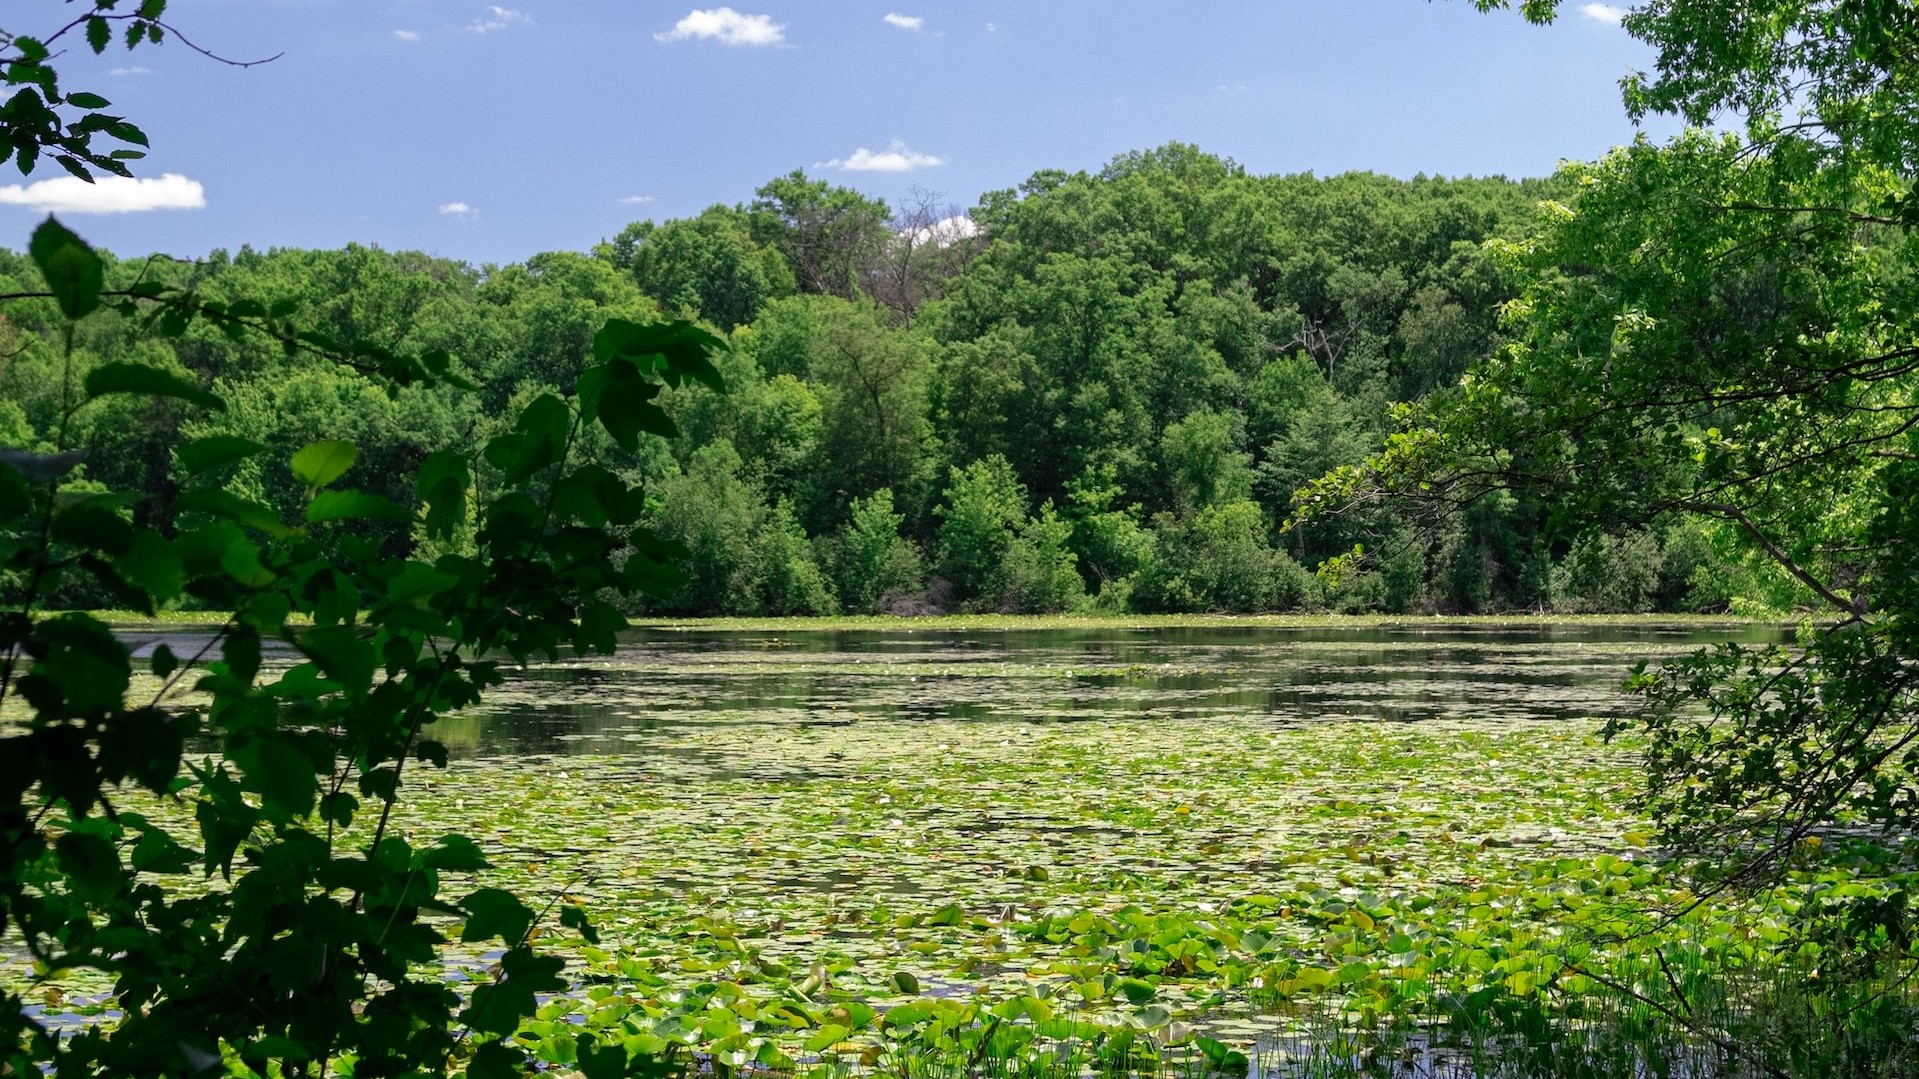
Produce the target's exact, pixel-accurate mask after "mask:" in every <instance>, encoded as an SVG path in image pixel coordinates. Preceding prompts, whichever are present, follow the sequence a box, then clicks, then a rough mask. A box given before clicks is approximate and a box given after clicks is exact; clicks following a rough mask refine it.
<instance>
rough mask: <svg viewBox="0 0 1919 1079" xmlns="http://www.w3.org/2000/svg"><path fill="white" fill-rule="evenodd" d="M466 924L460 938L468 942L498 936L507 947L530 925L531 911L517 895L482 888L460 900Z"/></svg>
mask: <svg viewBox="0 0 1919 1079" xmlns="http://www.w3.org/2000/svg"><path fill="white" fill-rule="evenodd" d="M460 906H461V908H463V909H464V910H465V911H466V927H465V928H464V929H462V930H461V931H460V939H461V940H463V941H466V942H468V943H471V942H473V941H476V940H487V939H489V938H492V937H499V938H500V939H501V940H503V941H505V942H506V943H507V946H508V947H512V946H515V945H517V944H518V943H519V942H520V940H521V938H523V937H525V936H526V931H527V928H528V927H530V926H531V925H532V924H533V912H532V911H531V910H529V909H528V908H527V905H526V904H525V903H522V902H520V899H519V897H518V896H516V895H514V894H513V893H512V892H508V891H502V890H501V889H499V888H482V889H480V890H479V891H477V892H474V893H473V894H472V895H469V896H467V897H466V898H465V899H463V900H461V901H460Z"/></svg>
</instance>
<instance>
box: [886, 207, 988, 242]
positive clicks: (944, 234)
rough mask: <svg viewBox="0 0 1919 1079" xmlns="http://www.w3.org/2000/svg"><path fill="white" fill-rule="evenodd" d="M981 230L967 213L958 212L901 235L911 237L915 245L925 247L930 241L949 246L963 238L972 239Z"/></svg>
mask: <svg viewBox="0 0 1919 1079" xmlns="http://www.w3.org/2000/svg"><path fill="white" fill-rule="evenodd" d="M980 231H981V230H980V227H979V223H978V222H977V221H974V220H973V219H972V218H970V217H967V216H966V215H965V214H956V215H954V216H952V217H946V218H941V219H940V220H938V221H935V222H933V223H932V224H930V225H928V226H926V227H925V228H923V229H913V230H908V231H906V232H902V233H901V234H900V235H901V236H907V237H910V238H911V239H912V241H913V246H914V247H924V246H926V245H927V244H929V243H930V244H933V245H934V246H936V247H948V246H951V245H953V244H956V243H959V242H960V241H962V240H970V239H972V238H973V237H975V236H978V235H979V234H980Z"/></svg>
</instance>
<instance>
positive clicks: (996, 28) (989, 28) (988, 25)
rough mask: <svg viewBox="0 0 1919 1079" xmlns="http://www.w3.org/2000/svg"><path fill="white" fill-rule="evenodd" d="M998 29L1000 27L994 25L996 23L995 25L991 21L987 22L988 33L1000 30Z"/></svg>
mask: <svg viewBox="0 0 1919 1079" xmlns="http://www.w3.org/2000/svg"><path fill="white" fill-rule="evenodd" d="M998 29H999V27H997V26H994V25H993V24H992V23H990V22H989V23H987V24H986V32H987V33H989V34H990V33H993V32H994V31H996V30H998Z"/></svg>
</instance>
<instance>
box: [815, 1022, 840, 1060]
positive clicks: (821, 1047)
mask: <svg viewBox="0 0 1919 1079" xmlns="http://www.w3.org/2000/svg"><path fill="white" fill-rule="evenodd" d="M846 1033H847V1031H846V1028H845V1027H843V1026H840V1025H839V1024H837V1023H828V1024H826V1025H825V1026H823V1027H821V1028H820V1029H818V1030H816V1031H814V1032H813V1036H812V1037H810V1038H808V1039H806V1043H805V1044H806V1051H807V1052H809V1053H819V1052H824V1051H825V1050H828V1049H831V1048H833V1047H834V1046H835V1045H838V1044H839V1043H841V1042H843V1041H845V1040H846Z"/></svg>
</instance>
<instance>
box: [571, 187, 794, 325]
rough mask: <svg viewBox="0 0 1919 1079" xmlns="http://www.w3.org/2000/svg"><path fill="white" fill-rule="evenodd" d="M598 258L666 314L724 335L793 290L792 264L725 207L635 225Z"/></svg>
mask: <svg viewBox="0 0 1919 1079" xmlns="http://www.w3.org/2000/svg"><path fill="white" fill-rule="evenodd" d="M594 253H595V254H596V255H597V256H598V257H600V258H603V259H605V260H606V261H608V262H610V263H612V264H613V265H614V266H617V267H619V268H620V269H622V270H625V271H626V272H627V273H629V274H631V275H632V276H633V280H634V281H635V282H636V283H637V284H638V285H639V286H640V290H641V291H642V292H645V293H646V294H647V295H648V296H652V297H654V298H655V299H657V300H659V301H660V302H661V303H662V304H664V305H666V306H667V307H668V308H671V309H673V310H677V311H682V312H686V313H689V314H692V315H694V316H696V317H699V318H703V319H706V320H707V321H709V322H712V323H713V324H714V325H716V326H721V327H724V328H726V329H732V328H733V327H735V326H740V325H744V324H745V323H748V322H751V321H753V319H754V317H755V316H757V315H758V314H759V311H760V308H761V307H763V306H764V305H765V304H766V303H767V301H769V300H772V299H775V298H777V297H780V296H784V295H787V294H789V293H791V292H792V291H793V288H794V281H793V271H792V270H791V269H790V268H788V266H787V263H786V260H785V259H784V258H782V257H781V255H780V253H779V252H778V251H777V250H775V249H773V248H769V247H762V246H761V245H760V244H758V243H756V242H754V239H753V232H752V222H751V220H750V218H749V217H748V215H747V214H746V213H745V212H744V211H742V210H736V209H733V208H731V207H727V206H712V207H708V208H707V209H706V210H705V211H704V212H703V213H701V214H700V216H698V217H692V218H685V219H682V220H676V221H668V222H666V223H664V224H655V223H654V222H651V221H636V222H634V223H633V224H631V225H628V226H627V227H626V228H624V229H622V230H621V231H620V234H619V235H618V236H616V237H614V238H613V240H612V241H610V242H608V243H605V244H602V245H600V247H598V248H596V249H595V252H594Z"/></svg>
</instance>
